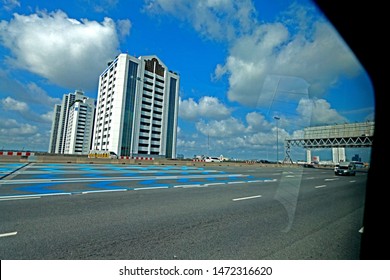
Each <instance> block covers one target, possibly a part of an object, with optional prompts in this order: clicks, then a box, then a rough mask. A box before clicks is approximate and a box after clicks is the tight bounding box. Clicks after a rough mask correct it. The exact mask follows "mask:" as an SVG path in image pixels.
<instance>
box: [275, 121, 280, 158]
mask: <svg viewBox="0 0 390 280" xmlns="http://www.w3.org/2000/svg"><path fill="white" fill-rule="evenodd" d="M274 119H275V120H276V164H279V127H278V123H279V120H280V118H279V117H274Z"/></svg>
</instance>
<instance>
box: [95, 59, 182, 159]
mask: <svg viewBox="0 0 390 280" xmlns="http://www.w3.org/2000/svg"><path fill="white" fill-rule="evenodd" d="M179 82H180V78H179V76H178V75H177V74H176V73H174V72H172V71H169V70H168V68H167V66H166V65H165V64H164V63H163V62H162V61H161V60H160V59H159V58H157V57H156V56H154V55H152V56H140V57H138V58H136V57H133V56H130V55H128V54H120V55H118V56H117V57H116V58H115V60H114V61H112V62H110V63H109V65H108V67H107V69H106V70H104V72H103V73H102V74H101V75H100V78H99V88H98V98H97V108H96V115H95V127H94V135H93V144H92V148H93V149H94V150H105V151H112V152H115V153H116V154H117V155H119V156H144V155H150V156H157V157H166V158H175V157H176V139H177V116H178V102H179Z"/></svg>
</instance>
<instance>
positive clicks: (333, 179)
mask: <svg viewBox="0 0 390 280" xmlns="http://www.w3.org/2000/svg"><path fill="white" fill-rule="evenodd" d="M338 179H339V178H332V179H325V180H324V181H336V180H338Z"/></svg>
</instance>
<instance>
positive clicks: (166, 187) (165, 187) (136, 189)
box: [134, 186, 168, 191]
mask: <svg viewBox="0 0 390 280" xmlns="http://www.w3.org/2000/svg"><path fill="white" fill-rule="evenodd" d="M155 189H168V186H164V187H150V188H135V189H134V190H135V191H140V190H155Z"/></svg>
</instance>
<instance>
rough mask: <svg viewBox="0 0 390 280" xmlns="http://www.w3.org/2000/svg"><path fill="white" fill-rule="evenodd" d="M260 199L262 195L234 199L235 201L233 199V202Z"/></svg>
mask: <svg viewBox="0 0 390 280" xmlns="http://www.w3.org/2000/svg"><path fill="white" fill-rule="evenodd" d="M259 197H261V195H255V196H247V197H240V198H234V199H232V200H233V201H240V200H247V199H253V198H259Z"/></svg>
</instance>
